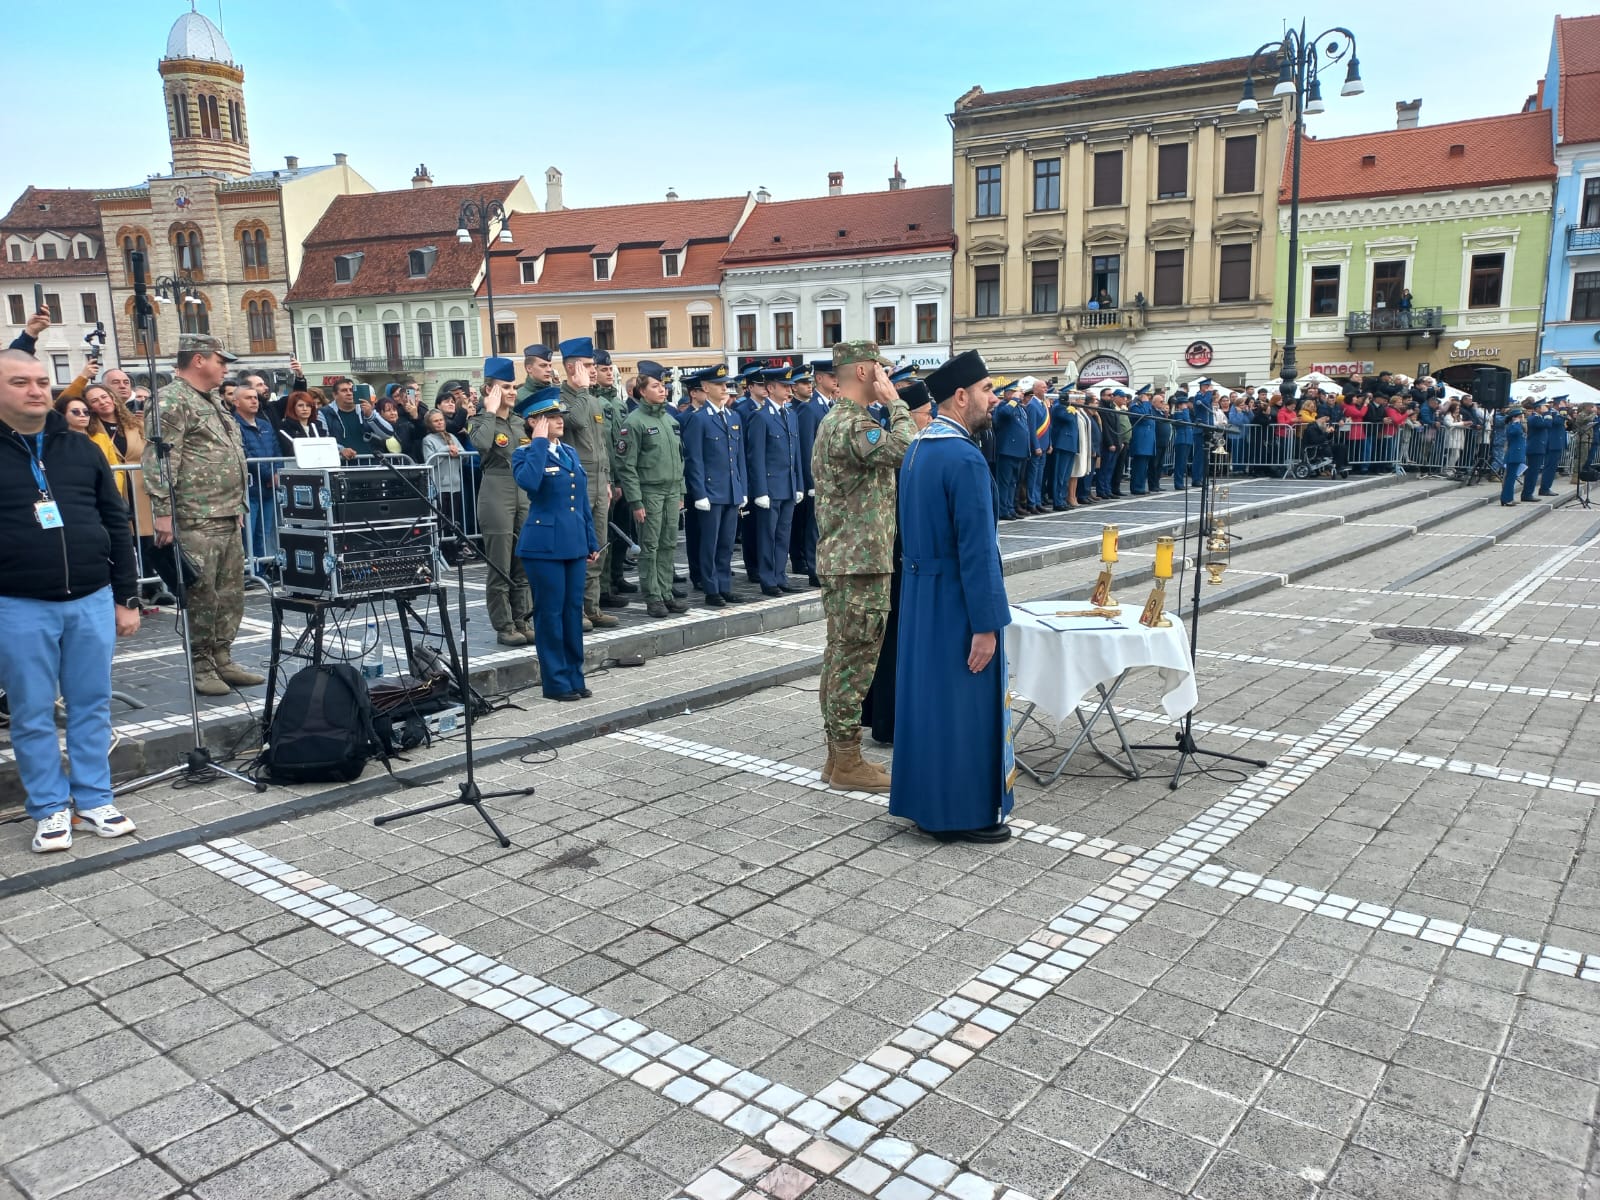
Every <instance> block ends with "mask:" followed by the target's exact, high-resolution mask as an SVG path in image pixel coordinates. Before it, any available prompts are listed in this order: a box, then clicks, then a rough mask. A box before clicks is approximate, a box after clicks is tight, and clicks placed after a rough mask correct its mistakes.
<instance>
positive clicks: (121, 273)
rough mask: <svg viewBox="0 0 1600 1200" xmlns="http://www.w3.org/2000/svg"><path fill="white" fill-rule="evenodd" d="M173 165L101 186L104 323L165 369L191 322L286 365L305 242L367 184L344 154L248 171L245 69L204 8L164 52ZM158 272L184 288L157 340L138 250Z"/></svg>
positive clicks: (182, 23)
mask: <svg viewBox="0 0 1600 1200" xmlns="http://www.w3.org/2000/svg"><path fill="white" fill-rule="evenodd" d="M160 71H161V78H162V89H163V95H164V103H165V108H166V114H167V136H168V139H169V141H170V144H171V149H172V170H171V172H170V173H169V174H164V175H153V176H151V177H150V178H149V179H148V180H147V181H146V182H144V183H142V184H138V185H136V186H133V187H127V188H115V189H110V190H106V191H101V192H98V193H97V200H98V203H99V210H100V226H101V236H102V240H103V242H104V244H105V259H106V265H107V268H108V271H109V275H108V279H109V289H110V305H109V309H110V311H109V312H108V313H107V314H106V316H105V318H104V319H105V321H106V323H107V327H108V328H110V326H111V325H112V323H113V322H115V327H116V342H117V346H118V348H119V352H120V354H121V356H122V357H123V358H124V359H125V360H126V362H127V365H129V366H130V367H131V368H135V369H136V368H137V367H138V365H139V364H140V363H142V362H143V361H144V360H145V358H146V355H147V352H148V351H150V350H153V351H154V353H155V356H156V360H157V370H158V371H161V370H162V369H163V368H170V364H171V361H172V356H173V354H174V353H176V351H177V345H178V335H179V333H181V332H184V331H195V332H209V333H213V334H216V335H217V336H219V337H221V338H223V339H224V340H225V341H226V342H227V344H228V345H229V346H230V347H231V348H232V349H234V350H235V352H237V353H238V354H239V355H241V357H243V358H244V359H245V360H246V361H247V363H248V365H250V366H254V367H258V368H263V369H266V370H268V371H269V372H270V371H272V370H274V369H277V368H282V367H285V366H287V364H288V361H289V358H290V352H291V347H290V338H289V333H288V330H287V329H286V328H284V327H283V313H282V306H283V300H284V295H285V293H286V292H287V291H288V288H289V281H290V280H291V279H292V278H293V277H294V276H295V274H296V272H297V270H298V268H299V265H300V254H301V243H302V242H303V241H304V239H305V238H306V236H307V235H308V234H309V233H310V232H311V230H312V228H313V227H314V226H315V225H316V223H317V221H318V220H319V219H320V218H321V216H322V214H323V212H324V211H325V210H326V209H327V207H328V205H329V204H330V203H331V202H332V201H333V199H334V197H336V196H341V195H346V194H350V193H358V192H370V191H372V185H371V184H369V183H368V182H367V181H366V180H365V179H363V178H362V177H361V176H360V175H359V174H357V173H356V172H355V170H354V169H352V168H351V167H350V165H349V163H348V162H347V161H346V160H345V156H344V155H343V154H336V155H335V156H334V161H333V162H332V163H329V164H326V165H319V166H307V167H302V166H301V165H300V162H299V159H298V158H295V157H293V156H289V157H287V158H286V160H285V165H284V166H283V167H282V168H278V169H275V170H265V171H252V170H251V161H250V132H249V121H248V117H247V114H246V108H245V99H244V68H243V67H242V66H240V65H239V64H238V62H237V61H236V60H235V59H234V57H233V51H232V49H231V48H230V47H229V45H228V43H227V41H226V39H224V38H223V36H222V33H221V31H220V30H218V29H217V27H216V26H215V25H213V24H212V23H211V22H210V21H209V20H207V19H206V18H205V17H204V16H202V15H200V14H199V13H193V12H190V13H185V14H183V15H182V16H181V17H179V18H178V20H177V22H176V23H175V24H174V25H173V26H172V30H171V32H170V33H169V35H168V37H167V49H166V54H165V55H164V56H163V58H162V59H161V62H160ZM135 251H142V252H143V253H144V254H145V255H146V256H147V262H148V271H149V274H150V275H151V277H152V279H153V278H156V277H176V276H182V277H184V278H185V279H186V280H187V281H188V282H187V283H186V285H185V288H184V291H185V294H184V296H183V297H182V298H180V299H178V300H176V301H175V302H169V303H165V304H162V305H161V306H160V311H159V313H158V316H157V321H156V336H155V340H154V344H153V345H151V346H148V347H147V346H146V344H145V340H144V336H143V331H142V330H137V329H136V328H135V322H134V318H133V309H134V292H133V285H134V278H133V262H132V255H133V253H134V252H135Z"/></svg>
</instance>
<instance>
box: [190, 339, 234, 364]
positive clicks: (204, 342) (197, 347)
mask: <svg viewBox="0 0 1600 1200" xmlns="http://www.w3.org/2000/svg"><path fill="white" fill-rule="evenodd" d="M186 351H187V352H189V353H191V354H215V355H216V356H217V357H218V358H220V359H222V361H223V362H238V361H239V356H238V355H237V354H229V353H228V348H227V347H226V346H224V345H223V344H222V339H221V338H214V337H212V336H211V335H210V334H209V333H185V334H182V335H180V336H179V338H178V353H180V354H182V353H184V352H186Z"/></svg>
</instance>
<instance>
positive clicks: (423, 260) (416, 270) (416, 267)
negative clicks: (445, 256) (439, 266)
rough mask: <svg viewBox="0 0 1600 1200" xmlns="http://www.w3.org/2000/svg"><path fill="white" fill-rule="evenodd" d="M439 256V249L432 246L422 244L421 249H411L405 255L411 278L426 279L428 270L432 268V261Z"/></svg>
mask: <svg viewBox="0 0 1600 1200" xmlns="http://www.w3.org/2000/svg"><path fill="white" fill-rule="evenodd" d="M438 257H439V251H438V248H437V247H434V246H424V247H423V248H422V249H421V250H413V251H411V253H410V254H409V255H407V256H406V258H407V264H408V266H409V269H410V275H411V278H413V279H426V278H427V277H428V272H429V271H431V270H433V263H434V260H435V259H436V258H438Z"/></svg>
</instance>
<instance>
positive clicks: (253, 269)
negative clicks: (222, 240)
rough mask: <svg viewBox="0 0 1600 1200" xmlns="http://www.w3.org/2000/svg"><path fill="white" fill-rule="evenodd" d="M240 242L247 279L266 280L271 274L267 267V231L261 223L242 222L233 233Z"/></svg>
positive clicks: (241, 260) (240, 253)
mask: <svg viewBox="0 0 1600 1200" xmlns="http://www.w3.org/2000/svg"><path fill="white" fill-rule="evenodd" d="M233 236H234V237H235V238H236V239H237V240H238V242H239V261H240V263H241V264H242V265H243V267H244V277H245V278H246V279H265V278H267V277H268V276H269V275H270V274H271V269H270V268H269V267H268V265H267V230H266V226H264V225H263V224H262V223H261V222H260V221H241V222H240V223H239V224H238V225H237V226H236V227H235V228H234V231H233Z"/></svg>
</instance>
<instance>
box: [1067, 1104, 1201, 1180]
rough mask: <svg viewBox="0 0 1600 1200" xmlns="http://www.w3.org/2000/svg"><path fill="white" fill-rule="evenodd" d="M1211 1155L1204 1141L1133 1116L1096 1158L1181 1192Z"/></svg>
mask: <svg viewBox="0 0 1600 1200" xmlns="http://www.w3.org/2000/svg"><path fill="white" fill-rule="evenodd" d="M1211 1153H1212V1151H1211V1148H1210V1147H1209V1146H1207V1145H1205V1143H1203V1142H1199V1141H1196V1140H1195V1139H1193V1138H1190V1137H1185V1136H1184V1135H1183V1134H1181V1133H1177V1132H1175V1131H1174V1130H1171V1129H1163V1128H1162V1127H1161V1126H1159V1125H1152V1124H1150V1123H1149V1122H1148V1121H1142V1120H1140V1119H1139V1118H1137V1117H1133V1118H1130V1119H1129V1120H1128V1121H1127V1122H1125V1123H1124V1124H1123V1126H1122V1127H1121V1128H1120V1129H1118V1130H1117V1132H1116V1133H1114V1134H1112V1135H1111V1138H1110V1140H1108V1141H1107V1142H1106V1144H1105V1145H1104V1146H1102V1147H1101V1148H1100V1153H1099V1154H1098V1155H1097V1156H1096V1157H1097V1158H1098V1159H1099V1160H1100V1161H1102V1162H1106V1163H1110V1164H1111V1165H1112V1166H1115V1167H1121V1168H1122V1169H1123V1170H1125V1171H1132V1172H1133V1173H1134V1174H1136V1175H1138V1176H1140V1177H1141V1178H1143V1179H1148V1180H1151V1181H1152V1182H1154V1183H1159V1184H1161V1185H1162V1186H1163V1187H1170V1188H1172V1189H1173V1190H1174V1191H1177V1192H1180V1193H1181V1192H1184V1191H1187V1190H1188V1188H1189V1187H1190V1185H1192V1184H1193V1183H1194V1181H1195V1180H1196V1179H1198V1178H1199V1177H1200V1172H1201V1171H1202V1170H1204V1169H1205V1165H1206V1163H1207V1162H1208V1161H1209V1160H1210V1158H1211Z"/></svg>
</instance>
